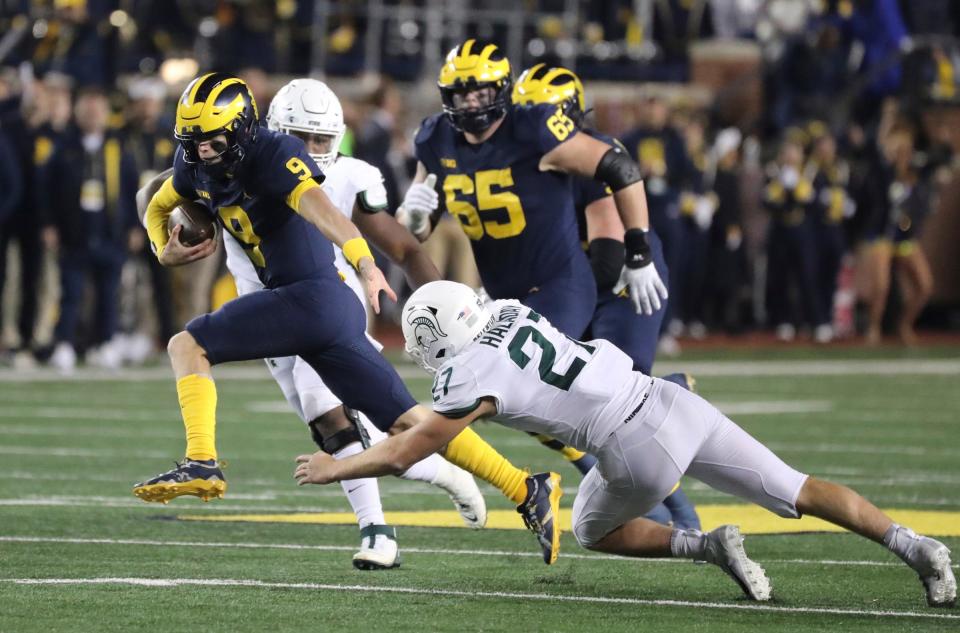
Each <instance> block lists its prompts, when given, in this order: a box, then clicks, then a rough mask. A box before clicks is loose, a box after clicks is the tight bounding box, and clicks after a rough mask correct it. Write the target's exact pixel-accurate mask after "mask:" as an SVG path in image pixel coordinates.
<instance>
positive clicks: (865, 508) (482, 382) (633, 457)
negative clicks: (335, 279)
mask: <svg viewBox="0 0 960 633" xmlns="http://www.w3.org/2000/svg"><path fill="white" fill-rule="evenodd" d="M403 333H404V338H405V339H406V349H407V352H408V353H410V355H411V356H413V358H414V359H415V360H417V362H418V363H419V364H420V365H421V366H423V367H424V369H426V370H428V371H430V372H431V373H435V375H436V378H435V380H434V384H433V399H434V410H435V413H434V414H433V416H432V417H431V419H430V420H428V421H426V422H423V423H421V424H418V425H417V426H416V427H413V428H412V429H410V430H406V431H404V432H402V433H399V434H397V435H395V436H392V437H391V438H390V439H388V440H386V441H385V442H382V443H380V444H379V445H377V446H375V447H373V448H372V449H370V450H369V451H365V452H364V453H362V454H360V455H357V456H355V457H351V458H349V459H346V460H341V461H336V462H335V461H333V460H332V459H330V458H329V456H326V455H323V454H322V453H316V454H314V455H312V456H309V455H302V456H300V457H298V458H297V461H298V463H299V465H298V466H297V469H296V471H295V473H294V474H295V477H296V478H297V480H298V482H299V483H300V484H301V485H302V484H305V483H321V484H322V483H329V482H331V481H339V480H341V479H345V478H353V477H359V476H363V477H369V476H376V475H382V474H387V473H392V472H398V471H401V470H402V469H403V468H405V467H406V466H407V465H408V464H410V463H413V462H414V461H416V460H417V459H420V458H422V457H423V456H424V455H427V454H429V453H431V452H432V451H435V450H437V449H439V448H440V447H442V446H443V444H444V443H445V442H447V441H449V439H450V438H452V437H454V436H455V435H456V434H457V433H459V432H460V431H461V430H462V429H464V428H466V426H467V425H468V424H470V423H471V422H473V421H474V420H476V419H479V418H492V419H493V420H495V421H497V422H499V423H501V424H504V425H506V426H509V427H513V428H517V429H519V430H523V431H533V432H536V433H543V434H545V435H550V436H551V437H556V438H557V439H559V440H561V441H562V442H565V443H567V444H568V445H570V446H574V447H576V448H578V449H580V450H583V451H587V452H589V453H591V454H592V455H595V456H596V457H597V459H598V460H599V462H598V464H597V466H596V467H595V468H594V469H593V470H591V471H590V473H588V474H587V475H586V476H585V477H584V479H583V481H582V482H581V484H580V489H579V491H578V493H577V498H576V500H575V501H574V505H573V516H572V520H573V531H574V535H575V536H576V538H577V540H578V541H579V542H580V544H581V545H583V546H584V547H586V548H588V549H592V550H597V551H602V552H608V553H613V554H620V555H624V556H636V557H650V556H653V557H662V556H675V557H683V558H692V559H694V560H704V561H707V562H710V563H713V564H715V565H717V566H719V567H720V568H721V569H723V571H724V572H726V573H727V574H728V575H729V576H731V577H732V578H733V579H734V580H735V581H736V582H737V584H739V585H740V587H741V588H742V589H743V591H744V593H746V594H747V596H749V597H750V598H751V599H753V600H768V599H769V598H770V592H771V587H770V582H769V580H768V578H767V576H766V574H765V572H764V570H763V568H761V567H760V566H759V565H758V564H757V563H755V562H753V561H752V560H750V559H749V558H748V557H747V555H746V553H745V551H744V549H743V545H742V538H741V536H740V532H739V528H737V527H736V526H733V525H725V526H721V527H719V528H716V529H715V530H713V531H711V532H708V533H706V534H704V533H702V532H700V531H699V530H694V529H688V530H679V529H674V528H670V527H668V526H665V525H661V524H658V523H655V522H653V521H650V520H648V519H645V518H643V517H642V515H643V514H644V513H645V512H647V511H648V510H649V509H650V508H651V507H653V505H654V504H656V503H658V502H659V501H660V500H662V499H663V498H664V497H665V496H667V495H668V494H669V493H670V491H671V489H672V488H673V487H674V485H676V483H677V481H678V480H679V479H680V477H681V475H684V474H687V475H690V476H691V477H694V478H695V479H699V480H700V481H702V482H704V483H706V484H708V485H710V486H711V487H713V488H716V489H718V490H721V491H723V492H727V493H730V494H734V495H737V496H739V497H742V498H744V499H747V500H749V501H752V502H753V503H756V504H758V505H761V506H763V507H764V508H767V509H768V510H770V511H771V512H774V513H776V514H778V515H780V516H782V517H787V518H799V517H800V516H801V515H803V514H809V515H811V516H816V517H819V518H821V519H824V520H827V521H830V522H831V523H834V524H836V525H839V526H841V527H844V528H846V529H848V530H851V531H853V532H855V533H857V534H860V535H861V536H864V537H866V538H869V539H871V540H873V541H876V542H878V543H882V544H883V545H885V546H886V547H887V548H889V549H890V550H891V551H892V552H893V553H894V554H896V555H897V556H899V557H900V558H901V559H902V560H903V561H904V562H905V563H907V565H909V566H910V567H911V568H912V569H913V570H914V571H916V572H917V574H918V575H919V576H920V580H921V582H922V583H923V585H924V589H925V591H926V598H927V603H928V604H929V605H931V606H952V605H953V604H954V603H955V602H956V594H957V584H956V578H955V577H954V574H953V570H952V569H951V567H950V551H949V550H948V549H947V547H946V546H945V545H944V544H943V543H940V542H939V541H936V540H934V539H931V538H929V537H925V536H919V535H917V534H916V533H914V532H913V531H912V530H910V529H909V528H907V527H904V526H900V525H898V524H896V523H894V522H893V521H892V520H891V519H890V517H888V516H887V515H886V514H884V513H883V512H882V511H881V510H879V509H878V508H877V507H876V506H874V505H873V504H872V503H870V502H869V501H867V500H866V499H864V498H863V497H861V496H860V495H859V494H857V493H856V492H854V491H853V490H850V489H849V488H846V487H845V486H841V485H837V484H833V483H829V482H826V481H822V480H819V479H816V478H814V477H810V476H808V475H805V474H803V473H801V472H798V471H797V470H794V469H793V468H791V467H790V466H788V465H787V464H785V463H784V462H783V461H781V460H780V458H778V457H777V456H776V455H774V454H773V452H771V451H770V450H769V449H768V448H767V447H766V446H764V445H763V444H761V443H760V442H758V441H757V440H755V439H754V438H753V437H751V436H750V435H749V434H748V433H747V432H746V431H744V430H743V429H742V428H740V427H739V426H737V425H736V424H734V423H733V422H732V421H731V420H730V419H728V418H727V417H726V416H724V415H723V414H722V413H721V412H720V411H719V410H717V409H716V408H714V407H713V406H712V405H710V404H709V403H708V402H707V401H706V400H704V399H703V398H701V397H700V396H697V395H696V394H693V393H690V392H689V391H687V390H685V389H682V388H681V387H679V386H677V385H675V384H673V383H669V382H665V381H663V380H660V379H658V378H651V377H649V376H647V375H645V374H643V373H640V372H637V371H632V366H633V363H632V361H631V360H630V358H629V357H628V356H627V355H626V354H624V353H623V352H622V351H620V350H619V349H618V348H617V347H615V346H614V345H613V344H611V343H610V342H609V341H605V340H602V339H600V340H595V341H589V342H585V343H582V342H580V341H576V340H573V339H570V338H568V337H566V336H564V335H563V334H561V333H560V332H559V331H558V330H556V329H555V328H554V327H553V326H551V325H550V323H549V322H547V320H546V319H545V318H543V317H541V316H540V315H539V314H537V313H536V312H534V311H533V310H532V309H530V308H528V307H526V306H523V305H522V304H520V303H519V302H516V301H497V302H495V303H494V304H493V305H492V307H491V308H490V309H489V310H488V309H487V308H485V307H484V305H483V304H482V303H481V301H480V299H479V298H478V297H477V296H476V294H475V293H474V292H473V291H472V290H470V289H469V288H468V287H466V286H463V285H461V284H456V283H454V282H449V281H438V282H433V283H429V284H426V285H424V286H422V287H420V288H419V289H418V290H417V291H416V292H414V293H413V295H412V296H411V297H410V299H409V300H408V301H407V303H406V305H405V306H404V309H403Z"/></svg>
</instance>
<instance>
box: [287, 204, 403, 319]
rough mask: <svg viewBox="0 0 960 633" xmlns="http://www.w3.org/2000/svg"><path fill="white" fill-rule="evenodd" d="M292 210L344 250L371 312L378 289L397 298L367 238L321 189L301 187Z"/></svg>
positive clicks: (377, 309)
mask: <svg viewBox="0 0 960 633" xmlns="http://www.w3.org/2000/svg"><path fill="white" fill-rule="evenodd" d="M294 210H295V211H296V212H297V213H299V214H300V215H302V216H303V217H304V218H306V220H307V221H308V222H310V223H311V224H313V225H314V226H316V227H317V228H318V229H319V230H320V232H321V233H323V235H324V236H325V237H326V238H327V239H328V240H330V241H331V242H333V243H334V244H336V245H337V246H339V247H340V248H341V249H342V250H343V256H344V257H346V258H347V261H348V262H350V265H351V266H353V267H354V268H356V270H357V272H358V273H360V280H361V281H362V282H363V287H364V290H365V291H366V294H367V300H368V301H369V302H370V305H371V306H372V307H373V311H374V312H376V313H377V314H379V313H380V292H381V291H383V292H385V293H386V294H387V296H388V297H390V298H391V299H393V300H394V301H396V300H397V295H396V293H395V292H394V291H393V288H391V287H390V284H388V283H387V280H386V278H385V277H384V276H383V272H382V271H381V270H380V269H379V268H377V264H376V262H374V261H373V254H372V253H371V252H370V247H369V246H367V242H366V240H364V239H363V237H362V236H361V235H360V229H358V228H357V226H356V225H355V224H354V223H353V222H351V221H350V220H348V219H347V218H345V217H344V216H343V214H341V213H340V211H339V210H337V207H336V206H334V204H333V202H331V201H330V198H328V197H327V194H325V193H324V192H323V189H321V188H320V187H316V186H314V187H310V188H309V189H307V190H306V191H304V192H303V195H301V196H300V197H299V200H298V204H297V206H296V207H295V208H294Z"/></svg>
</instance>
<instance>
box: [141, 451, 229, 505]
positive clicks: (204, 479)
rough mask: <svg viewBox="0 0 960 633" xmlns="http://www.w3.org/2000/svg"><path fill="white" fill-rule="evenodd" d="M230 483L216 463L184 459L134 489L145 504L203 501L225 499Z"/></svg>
mask: <svg viewBox="0 0 960 633" xmlns="http://www.w3.org/2000/svg"><path fill="white" fill-rule="evenodd" d="M226 491H227V480H226V479H225V478H224V476H223V471H222V470H220V465H219V464H218V463H217V462H216V460H213V459H207V460H203V461H199V460H193V459H184V460H183V461H180V462H177V467H176V468H173V469H172V470H168V471H167V472H165V473H160V474H159V475H157V476H156V477H153V478H152V479H148V480H146V481H143V482H140V483H138V484H135V485H134V486H133V494H135V495H136V496H138V497H140V498H141V499H143V500H144V501H151V502H158V503H167V502H168V501H170V500H171V499H175V498H177V497H179V496H181V495H193V496H194V497H200V498H201V499H203V500H204V501H209V500H210V499H217V498H220V497H223V495H224V493H226Z"/></svg>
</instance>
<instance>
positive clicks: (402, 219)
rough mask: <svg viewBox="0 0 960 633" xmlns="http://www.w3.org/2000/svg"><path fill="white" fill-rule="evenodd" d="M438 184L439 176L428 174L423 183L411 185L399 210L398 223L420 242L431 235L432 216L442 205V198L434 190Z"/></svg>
mask: <svg viewBox="0 0 960 633" xmlns="http://www.w3.org/2000/svg"><path fill="white" fill-rule="evenodd" d="M436 184H437V176H436V175H435V174H427V177H426V179H425V180H424V181H423V182H417V183H414V184H412V185H410V188H409V189H407V195H405V196H404V197H403V204H402V205H400V208H399V209H397V216H396V217H397V222H399V223H400V224H402V225H403V226H405V227H406V228H407V230H408V231H410V232H411V233H413V234H414V235H415V236H416V237H417V238H418V239H420V240H424V239H426V237H427V235H429V234H430V216H431V215H433V212H434V211H436V210H437V207H438V206H439V204H440V196H438V195H437V192H436V191H435V190H434V186H435V185H436Z"/></svg>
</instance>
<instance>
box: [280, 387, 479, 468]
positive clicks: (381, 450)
mask: <svg viewBox="0 0 960 633" xmlns="http://www.w3.org/2000/svg"><path fill="white" fill-rule="evenodd" d="M495 412H496V407H495V406H494V405H493V404H492V403H491V402H489V401H484V402H483V403H481V405H480V406H479V407H477V408H476V409H474V411H473V412H471V413H470V414H469V415H466V416H464V417H462V418H456V419H454V418H448V417H446V416H444V415H442V414H440V413H437V412H435V411H431V410H429V409H427V408H425V407H423V406H421V405H416V406H415V407H413V408H412V409H410V410H409V411H407V412H406V413H404V414H403V415H402V416H400V418H399V420H398V423H400V422H403V423H404V425H405V426H407V427H408V428H405V429H404V430H403V431H401V432H400V433H397V434H395V435H391V436H390V437H388V438H387V439H385V440H384V441H382V442H380V443H379V444H376V445H374V446H372V447H370V448H369V449H367V450H365V451H363V452H362V453H358V454H356V455H353V456H352V457H347V458H345V459H339V460H335V459H334V458H333V457H331V456H330V455H328V454H326V453H324V452H323V451H317V452H316V453H314V454H313V455H300V456H298V457H297V468H296V470H295V471H294V474H293V476H294V478H296V480H297V484H298V485H300V486H302V485H304V484H329V483H333V482H336V481H343V480H346V479H359V478H363V477H381V476H384V475H397V474H400V473H402V472H404V471H405V470H407V469H408V468H410V466H412V465H413V464H415V463H417V462H418V461H420V460H421V459H423V458H425V457H426V456H428V455H430V454H432V453H436V452H437V451H439V450H441V449H442V448H443V447H444V446H446V445H447V443H449V442H450V440H452V439H453V438H455V437H456V436H457V435H458V434H459V433H460V432H461V431H463V430H464V429H465V428H467V426H469V425H470V423H471V422H473V421H474V420H477V419H479V418H482V417H485V416H490V415H493V414H494V413H495ZM411 422H413V423H412V424H411Z"/></svg>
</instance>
